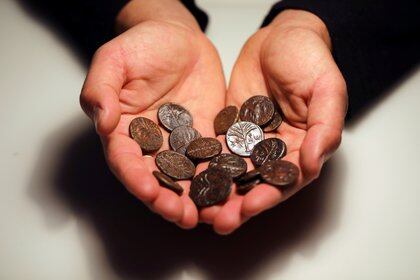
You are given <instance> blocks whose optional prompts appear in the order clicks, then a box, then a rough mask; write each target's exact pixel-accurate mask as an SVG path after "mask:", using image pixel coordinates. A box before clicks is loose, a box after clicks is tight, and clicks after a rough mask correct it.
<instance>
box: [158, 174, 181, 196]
mask: <svg viewBox="0 0 420 280" xmlns="http://www.w3.org/2000/svg"><path fill="white" fill-rule="evenodd" d="M152 174H153V175H154V176H155V177H156V179H157V180H158V181H159V183H160V185H161V186H162V187H164V188H167V189H170V190H171V191H174V192H175V193H176V194H178V195H182V193H183V192H184V189H183V188H182V187H181V186H180V185H179V184H178V183H177V182H175V181H174V180H172V179H171V177H169V176H167V175H165V174H163V173H161V172H159V171H156V170H155V171H153V172H152Z"/></svg>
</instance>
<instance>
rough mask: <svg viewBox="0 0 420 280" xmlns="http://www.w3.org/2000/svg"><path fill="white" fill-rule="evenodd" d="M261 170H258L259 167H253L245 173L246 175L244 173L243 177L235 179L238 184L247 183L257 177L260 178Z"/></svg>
mask: <svg viewBox="0 0 420 280" xmlns="http://www.w3.org/2000/svg"><path fill="white" fill-rule="evenodd" d="M260 176H261V174H260V171H258V169H253V170H251V171H248V172H247V173H245V174H244V175H242V176H241V177H239V178H237V179H236V180H235V182H236V184H238V185H242V184H245V183H247V182H250V181H253V180H256V179H260Z"/></svg>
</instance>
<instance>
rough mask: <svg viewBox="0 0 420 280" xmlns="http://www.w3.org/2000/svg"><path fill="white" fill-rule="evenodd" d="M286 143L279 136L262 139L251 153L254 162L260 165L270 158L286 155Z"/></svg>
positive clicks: (274, 158)
mask: <svg viewBox="0 0 420 280" xmlns="http://www.w3.org/2000/svg"><path fill="white" fill-rule="evenodd" d="M286 152H287V151H286V144H285V143H284V142H283V141H282V140H280V139H278V138H268V139H265V140H262V141H261V142H259V143H258V144H257V145H255V147H254V149H253V150H252V153H251V161H252V163H253V164H254V165H255V166H256V167H258V166H261V165H263V164H264V163H266V162H267V161H270V160H276V159H279V158H282V157H284V156H285V155H286Z"/></svg>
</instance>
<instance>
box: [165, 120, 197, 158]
mask: <svg viewBox="0 0 420 280" xmlns="http://www.w3.org/2000/svg"><path fill="white" fill-rule="evenodd" d="M200 137H201V135H200V132H198V131H197V130H196V129H194V128H192V127H191V126H185V125H181V126H178V127H177V128H175V129H174V130H172V132H171V134H170V135H169V145H171V148H172V149H173V150H174V151H176V152H178V153H180V154H183V155H185V152H186V151H187V147H188V145H189V144H190V143H191V142H192V141H193V140H195V139H198V138H200Z"/></svg>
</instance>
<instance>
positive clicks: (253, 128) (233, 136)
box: [226, 121, 264, 156]
mask: <svg viewBox="0 0 420 280" xmlns="http://www.w3.org/2000/svg"><path fill="white" fill-rule="evenodd" d="M263 139H264V133H263V131H262V129H261V128H260V127H259V126H258V125H256V124H253V123H251V122H244V121H242V122H237V123H235V124H234V125H232V126H231V127H230V128H229V130H228V131H227V133H226V142H227V145H228V147H229V149H230V150H231V151H232V152H233V153H235V154H237V155H240V156H249V155H250V154H251V152H252V149H253V148H254V146H255V145H256V144H257V143H258V142H260V141H261V140H263Z"/></svg>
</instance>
